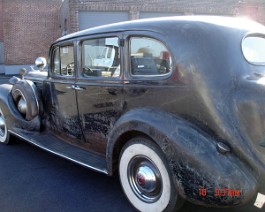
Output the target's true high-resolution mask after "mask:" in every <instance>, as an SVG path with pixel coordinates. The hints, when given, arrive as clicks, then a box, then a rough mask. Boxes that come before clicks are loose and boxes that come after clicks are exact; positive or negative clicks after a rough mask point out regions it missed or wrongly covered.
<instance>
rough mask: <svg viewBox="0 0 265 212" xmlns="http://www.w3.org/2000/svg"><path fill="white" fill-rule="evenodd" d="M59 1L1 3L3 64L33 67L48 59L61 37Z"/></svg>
mask: <svg viewBox="0 0 265 212" xmlns="http://www.w3.org/2000/svg"><path fill="white" fill-rule="evenodd" d="M60 4H61V1H60V0H38V1H37V0H3V13H4V23H3V29H4V50H5V64H6V65H9V64H11V65H15V64H33V63H34V61H35V58H37V57H39V56H45V57H46V58H47V55H48V50H49V46H50V45H51V43H52V42H53V41H54V40H55V39H56V38H58V37H59V36H60V29H59V23H58V11H59V6H60Z"/></svg>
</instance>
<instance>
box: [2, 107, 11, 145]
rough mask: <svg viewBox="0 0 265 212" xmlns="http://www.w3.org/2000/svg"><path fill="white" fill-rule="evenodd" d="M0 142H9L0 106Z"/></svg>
mask: <svg viewBox="0 0 265 212" xmlns="http://www.w3.org/2000/svg"><path fill="white" fill-rule="evenodd" d="M0 143H2V144H8V143H9V132H8V129H7V125H6V119H5V117H4V114H3V112H2V110H1V108H0Z"/></svg>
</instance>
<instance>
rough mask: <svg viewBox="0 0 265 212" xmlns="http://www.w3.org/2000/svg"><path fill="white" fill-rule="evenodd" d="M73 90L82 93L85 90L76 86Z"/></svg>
mask: <svg viewBox="0 0 265 212" xmlns="http://www.w3.org/2000/svg"><path fill="white" fill-rule="evenodd" d="M74 89H75V90H77V91H83V90H85V88H82V87H79V86H78V85H76V86H74Z"/></svg>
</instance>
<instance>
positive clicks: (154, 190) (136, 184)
mask: <svg viewBox="0 0 265 212" xmlns="http://www.w3.org/2000/svg"><path fill="white" fill-rule="evenodd" d="M128 179H129V182H130V186H131V188H132V190H133V191H134V193H135V194H136V196H137V197H138V198H139V199H141V200H142V201H145V202H148V203H152V202H155V201H156V200H158V199H159V197H160V196H161V191H162V180H161V174H160V172H159V170H158V168H157V167H156V166H155V165H154V164H153V163H152V162H151V160H150V159H148V158H146V157H144V156H137V157H134V158H133V159H132V160H131V161H130V163H129V167H128Z"/></svg>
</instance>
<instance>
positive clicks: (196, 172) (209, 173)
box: [0, 17, 265, 206]
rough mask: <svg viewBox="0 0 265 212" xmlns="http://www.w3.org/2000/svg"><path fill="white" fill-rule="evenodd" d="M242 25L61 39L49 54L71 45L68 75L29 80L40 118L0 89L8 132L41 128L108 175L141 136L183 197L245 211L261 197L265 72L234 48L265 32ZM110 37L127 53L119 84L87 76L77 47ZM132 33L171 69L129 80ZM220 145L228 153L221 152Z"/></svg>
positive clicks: (126, 27) (136, 29)
mask: <svg viewBox="0 0 265 212" xmlns="http://www.w3.org/2000/svg"><path fill="white" fill-rule="evenodd" d="M241 24H242V21H238V20H235V19H229V18H216V17H215V18H213V17H211V18H207V17H196V18H195V17H179V18H167V19H154V20H147V21H135V22H131V23H129V22H126V23H121V24H114V25H110V26H106V27H99V28H94V29H90V30H86V31H82V32H77V33H74V34H72V35H67V36H65V37H63V38H60V39H58V40H57V41H56V42H55V43H54V44H53V46H52V47H51V51H50V54H51V56H52V51H53V48H54V46H58V45H62V44H64V43H69V42H72V43H74V45H75V52H76V57H75V60H76V63H75V75H74V76H73V77H58V76H55V75H53V74H52V73H51V68H52V67H49V72H48V76H47V77H46V78H45V77H43V76H42V78H40V77H39V76H38V73H35V76H34V74H31V75H29V77H28V79H30V80H32V81H34V82H35V83H36V86H37V88H38V89H40V90H41V93H42V101H43V104H44V114H42V115H40V116H39V117H37V118H36V119H35V120H32V121H31V122H25V121H24V120H23V119H22V117H21V115H20V114H19V113H18V111H17V110H16V107H15V105H14V104H13V103H12V99H11V97H10V95H9V94H8V93H9V91H10V89H11V87H10V86H9V87H8V86H1V96H0V99H1V102H0V103H1V108H2V110H4V111H3V112H4V113H6V114H8V115H7V120H8V121H7V122H8V129H9V130H10V132H11V133H13V134H15V135H18V136H19V131H16V129H17V128H22V129H25V130H28V131H29V132H32V131H34V130H35V131H38V132H40V136H41V134H42V132H46V131H48V132H50V133H51V134H53V135H56V136H58V137H59V138H60V139H62V141H65V142H68V143H71V144H73V145H74V146H76V147H80V148H82V149H84V150H87V151H92V154H95V155H98V154H99V155H101V156H106V158H105V161H104V159H103V163H104V164H105V167H106V169H104V170H103V169H102V172H107V173H108V174H109V175H112V174H113V173H114V171H115V170H116V169H117V163H118V160H119V154H120V151H121V149H122V147H123V146H124V144H125V143H126V141H128V140H129V139H130V138H132V137H134V136H136V135H143V136H146V137H149V138H151V140H153V141H154V142H155V143H156V144H157V145H158V146H159V147H160V148H161V150H162V151H163V153H164V154H165V156H166V158H167V161H168V163H169V166H170V168H171V172H172V174H173V176H174V180H175V182H176V185H177V186H176V189H177V191H178V193H179V194H180V195H181V197H182V198H184V199H187V200H189V201H191V202H193V203H196V204H203V205H207V206H233V205H241V204H244V203H246V202H248V201H250V199H252V198H253V197H254V196H255V195H256V194H257V193H258V192H263V193H264V192H265V188H264V185H265V144H264V137H265V134H264V133H265V124H264V116H265V111H264V103H265V99H264V98H265V92H264V91H265V87H264V86H265V85H264V83H262V82H263V80H264V78H265V67H264V66H262V65H255V64H251V63H249V62H247V61H246V60H245V58H244V55H243V54H242V50H241V43H242V40H243V39H244V37H245V36H246V35H247V34H251V33H257V32H258V33H260V34H262V35H265V27H264V26H261V25H258V24H256V23H254V22H249V24H251V25H248V24H244V26H243V25H241ZM113 34H117V35H118V36H119V38H120V44H121V51H122V53H123V55H124V57H122V59H121V74H120V77H119V78H117V79H108V78H107V79H105V78H104V79H103V78H93V77H91V78H85V77H84V76H83V75H82V73H81V62H80V61H79V60H77V57H79V56H80V54H81V53H80V52H81V50H80V48H81V47H80V43H79V42H80V40H81V41H82V40H83V39H87V38H93V37H102V36H112V35H113ZM131 36H139V37H141V36H144V37H151V38H154V39H157V40H159V41H160V42H161V43H163V44H164V45H165V46H166V47H167V48H168V49H169V51H170V53H171V56H172V58H173V69H172V71H171V72H170V73H168V74H166V75H163V76H147V77H142V76H133V75H132V74H131V73H130V72H129V68H130V67H129V56H128V51H129V49H128V45H129V44H128V41H129V38H130V37H131ZM50 63H52V58H50ZM42 75H43V74H42ZM26 78H27V76H26ZM71 86H74V87H71ZM69 88H70V89H69ZM71 88H73V89H71ZM7 97H8V98H7ZM10 99H11V100H10ZM17 121H19V122H17ZM15 122H16V123H17V124H15V125H14V124H13V123H15ZM40 123H41V124H40ZM21 137H24V138H25V134H23V135H21ZM29 137H30V135H29ZM29 137H27V138H25V139H26V140H29V139H28V138H29ZM33 143H34V142H33ZM219 144H220V145H224V146H226V147H227V148H228V150H227V151H223V152H222V151H220V148H219V146H218V145H219ZM103 158H104V157H103ZM95 164H96V163H95ZM95 164H94V165H93V164H92V165H91V164H88V165H90V166H96V165H95ZM95 168H97V167H95ZM98 170H100V169H98ZM202 188H207V195H200V194H199V189H202ZM225 188H229V189H230V190H234V191H240V195H231V196H227V195H225V196H218V195H216V190H217V189H225Z"/></svg>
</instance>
